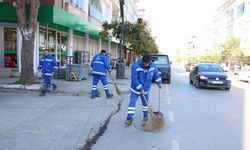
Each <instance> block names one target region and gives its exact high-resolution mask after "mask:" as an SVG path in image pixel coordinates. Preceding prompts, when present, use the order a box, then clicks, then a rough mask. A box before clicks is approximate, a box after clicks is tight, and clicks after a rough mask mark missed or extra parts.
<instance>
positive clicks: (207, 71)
mask: <svg viewBox="0 0 250 150" xmlns="http://www.w3.org/2000/svg"><path fill="white" fill-rule="evenodd" d="M189 83H190V84H193V85H195V86H196V87H197V88H200V87H208V88H224V89H225V90H230V88H231V80H230V78H229V77H228V76H227V72H226V71H224V70H223V68H222V67H221V66H220V65H218V64H213V63H201V64H197V65H196V66H195V67H194V69H193V70H192V71H191V72H190V74H189Z"/></svg>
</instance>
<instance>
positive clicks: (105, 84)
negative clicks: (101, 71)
mask: <svg viewBox="0 0 250 150" xmlns="http://www.w3.org/2000/svg"><path fill="white" fill-rule="evenodd" d="M99 80H101V82H102V85H103V87H104V90H105V93H106V96H108V95H110V93H109V85H108V80H107V77H106V76H101V75H93V82H92V92H91V96H92V97H96V96H97V94H98V88H97V85H98V82H99Z"/></svg>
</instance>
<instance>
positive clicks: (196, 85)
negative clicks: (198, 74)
mask: <svg viewBox="0 0 250 150" xmlns="http://www.w3.org/2000/svg"><path fill="white" fill-rule="evenodd" d="M195 87H196V88H200V83H199V81H198V80H197V81H196V82H195Z"/></svg>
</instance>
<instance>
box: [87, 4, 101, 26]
mask: <svg viewBox="0 0 250 150" xmlns="http://www.w3.org/2000/svg"><path fill="white" fill-rule="evenodd" d="M89 16H91V17H93V18H95V19H96V20H98V21H100V22H102V21H103V18H102V14H101V12H100V11H99V10H97V9H96V8H95V7H93V6H91V5H89Z"/></svg>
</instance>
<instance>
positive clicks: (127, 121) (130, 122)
mask: <svg viewBox="0 0 250 150" xmlns="http://www.w3.org/2000/svg"><path fill="white" fill-rule="evenodd" d="M132 121H133V120H132V119H127V120H126V121H125V125H126V126H130V125H131V124H132Z"/></svg>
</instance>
